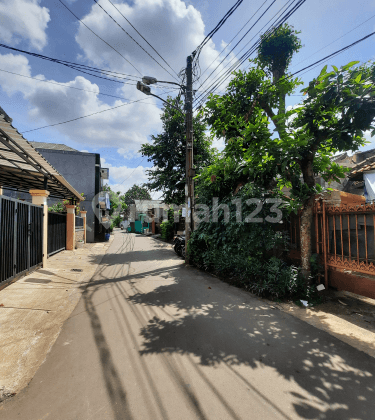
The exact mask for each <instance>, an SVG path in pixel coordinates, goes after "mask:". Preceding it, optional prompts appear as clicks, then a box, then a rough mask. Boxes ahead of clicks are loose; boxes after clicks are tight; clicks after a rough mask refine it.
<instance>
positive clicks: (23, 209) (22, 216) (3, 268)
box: [0, 196, 43, 284]
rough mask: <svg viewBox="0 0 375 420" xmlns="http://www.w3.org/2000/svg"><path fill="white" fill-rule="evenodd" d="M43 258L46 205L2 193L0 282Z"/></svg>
mask: <svg viewBox="0 0 375 420" xmlns="http://www.w3.org/2000/svg"><path fill="white" fill-rule="evenodd" d="M42 261H43V208H42V207H41V206H38V205H35V204H30V203H25V202H24V201H19V200H15V199H13V198H8V197H4V196H0V284H1V283H2V282H4V281H7V280H11V279H13V278H14V277H16V276H17V275H19V274H22V273H24V272H27V271H29V270H30V269H32V268H35V267H37V266H38V265H40V264H42Z"/></svg>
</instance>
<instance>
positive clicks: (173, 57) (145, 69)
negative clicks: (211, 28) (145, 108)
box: [76, 0, 223, 81]
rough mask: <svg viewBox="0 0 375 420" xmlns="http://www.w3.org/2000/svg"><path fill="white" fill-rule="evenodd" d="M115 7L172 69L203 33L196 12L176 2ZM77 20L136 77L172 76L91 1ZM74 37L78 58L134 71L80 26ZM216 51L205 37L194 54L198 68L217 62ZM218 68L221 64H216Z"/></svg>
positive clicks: (152, 0)
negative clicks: (196, 54)
mask: <svg viewBox="0 0 375 420" xmlns="http://www.w3.org/2000/svg"><path fill="white" fill-rule="evenodd" d="M99 3H100V4H101V5H102V6H103V8H105V9H106V10H107V12H108V13H110V14H111V16H112V17H113V18H114V19H116V21H117V22H118V23H119V24H120V25H121V26H122V27H123V28H124V29H125V30H126V31H127V32H129V33H130V34H131V36H132V37H133V38H135V39H136V40H137V42H139V43H140V44H141V45H142V46H143V47H144V48H145V49H146V50H147V51H149V52H150V54H151V55H152V56H154V57H155V59H156V60H157V61H158V62H159V63H160V64H161V65H162V66H163V67H165V68H166V69H167V70H168V71H169V72H170V73H172V74H174V73H173V72H172V70H171V69H170V68H169V67H167V65H166V64H165V63H164V62H163V61H162V60H161V58H160V57H158V56H157V55H156V53H155V52H154V51H153V50H152V49H151V48H150V47H149V46H148V45H147V44H146V43H145V42H144V41H143V40H142V39H141V38H140V37H139V36H138V35H137V34H136V33H135V32H134V30H133V29H132V28H131V27H130V25H129V24H128V23H127V22H126V21H125V20H124V18H123V17H122V16H121V15H120V14H119V13H118V12H117V11H116V9H115V8H114V7H112V6H110V4H109V3H108V2H104V1H102V0H99ZM115 5H116V7H117V8H118V9H119V10H120V11H121V13H122V14H123V15H124V16H126V18H127V19H128V20H129V21H130V22H131V23H132V25H133V26H134V27H135V28H137V30H138V31H139V32H140V33H141V34H142V35H143V36H144V37H145V38H146V39H147V40H148V41H149V42H150V43H151V45H152V46H153V47H154V48H155V49H156V50H157V51H158V52H159V54H160V55H161V56H162V57H163V58H164V59H165V60H166V61H167V62H168V63H169V64H170V65H171V67H172V68H173V69H174V70H175V71H177V72H179V71H180V70H181V68H183V67H185V66H186V57H187V56H188V55H189V54H191V53H192V52H193V51H194V50H195V48H196V47H197V46H198V45H199V44H200V43H201V42H202V40H203V39H204V37H205V31H204V30H205V25H204V22H203V20H202V16H201V14H200V12H199V11H198V10H196V9H195V8H194V7H193V6H192V5H188V6H187V5H186V4H185V3H184V2H183V1H181V0H137V1H135V2H134V3H133V4H132V5H129V4H127V3H125V2H122V1H119V0H117V1H116V2H115ZM83 22H84V23H85V24H86V25H88V26H89V27H90V28H91V29H92V30H93V31H94V32H96V33H99V34H100V36H101V37H102V38H103V39H105V40H106V42H108V43H109V44H110V45H112V46H113V47H114V48H116V49H117V50H118V51H119V52H120V53H121V54H122V55H123V56H124V57H125V58H126V59H127V60H129V61H130V62H131V63H132V64H133V65H134V66H135V67H136V69H138V70H139V72H140V73H141V74H142V75H151V76H154V77H156V78H158V79H159V80H169V81H173V79H172V77H171V76H170V75H169V74H168V73H167V72H166V71H165V70H163V69H162V68H161V67H160V66H159V65H158V64H157V63H156V62H155V61H153V60H152V59H151V58H150V57H149V56H148V55H147V54H146V53H145V52H144V51H142V49H141V48H139V46H138V45H136V43H135V42H134V41H132V40H131V39H130V38H129V37H128V36H127V35H126V34H125V33H124V32H123V31H122V30H121V29H120V28H119V27H118V26H117V25H115V24H114V22H113V21H112V20H111V19H110V18H109V17H108V16H107V15H106V14H105V13H104V12H103V10H101V9H100V7H98V6H97V5H93V7H92V8H91V10H90V12H89V14H87V15H86V16H85V17H84V18H83ZM76 41H77V42H78V44H79V45H80V47H81V49H82V51H83V57H85V58H86V59H87V60H88V61H89V62H90V63H92V64H95V65H96V66H100V67H104V66H105V67H110V68H111V70H116V71H122V72H124V73H127V74H133V75H138V73H137V70H136V69H135V68H134V67H132V66H131V65H130V64H129V63H127V62H126V61H125V60H124V59H123V58H122V57H121V56H120V55H119V54H117V53H116V52H115V51H113V50H112V49H110V48H109V47H108V46H107V45H106V44H105V43H104V42H102V41H101V40H100V39H98V38H97V37H95V36H94V35H93V34H92V33H91V32H90V31H88V30H87V28H85V27H84V26H83V25H81V26H80V27H79V29H78V32H77V35H76ZM217 55H218V51H217V50H216V49H215V44H214V43H213V41H212V40H210V41H209V42H208V43H207V45H206V46H205V47H204V49H203V51H202V53H201V55H200V67H201V69H202V71H203V70H204V69H205V68H206V67H207V66H208V65H210V64H211V63H212V62H213V61H215V64H214V65H213V66H212V67H211V69H210V71H212V69H214V68H215V66H216V65H218V64H219V63H220V61H221V59H222V58H223V57H222V56H221V57H219V59H216V57H217ZM220 68H222V65H221V66H220ZM209 74H210V73H209V72H206V73H205V76H206V77H207V76H208V75H209Z"/></svg>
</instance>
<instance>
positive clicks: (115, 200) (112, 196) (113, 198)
mask: <svg viewBox="0 0 375 420" xmlns="http://www.w3.org/2000/svg"><path fill="white" fill-rule="evenodd" d="M103 191H105V192H108V193H109V203H110V210H109V215H110V216H112V215H113V213H114V212H115V211H116V210H118V209H119V207H120V203H121V201H120V197H119V193H115V192H114V191H112V189H111V187H110V186H109V185H108V184H105V185H104V186H103Z"/></svg>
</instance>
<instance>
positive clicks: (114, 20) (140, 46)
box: [93, 0, 178, 80]
mask: <svg viewBox="0 0 375 420" xmlns="http://www.w3.org/2000/svg"><path fill="white" fill-rule="evenodd" d="M93 1H94V2H95V3H96V4H97V5H98V6H99V7H100V8H101V9H102V10H103V12H104V13H105V14H106V15H107V16H108V17H109V18H111V19H112V20H113V22H115V24H116V25H117V26H118V27H119V28H120V29H121V30H122V31H123V32H125V33H126V35H128V37H129V38H130V39H131V40H132V41H134V42H135V43H136V44H137V45H138V47H139V48H141V49H142V50H143V51H144V52H145V53H146V54H147V55H148V56H149V57H150V58H151V59H152V60H154V61H155V63H156V64H158V65H159V66H160V67H161V68H162V69H163V70H165V71H166V72H167V73H168V74H169V75H170V76H171V77H173V78H174V79H176V77H175V76H174V75H173V74H171V73H170V72H169V71H168V70H167V69H166V68H165V67H163V66H162V65H161V64H160V63H159V62H158V61H157V60H156V59H155V58H154V57H153V56H152V55H151V54H149V53H148V52H147V51H146V50H145V49H144V48H143V47H142V45H140V44H139V43H138V42H137V41H136V40H135V39H134V38H133V37H132V36H131V35H130V34H129V33H128V32H127V31H126V30H125V29H124V28H123V27H122V26H121V25H120V24H119V23H118V22H117V21H116V19H114V18H113V17H112V16H111V15H110V14H109V13H108V12H107V11H106V10H105V9H104V7H103V6H102V5H101V4H99V3H98V1H97V0H93ZM176 80H178V79H176Z"/></svg>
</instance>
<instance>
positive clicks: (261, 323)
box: [129, 268, 375, 419]
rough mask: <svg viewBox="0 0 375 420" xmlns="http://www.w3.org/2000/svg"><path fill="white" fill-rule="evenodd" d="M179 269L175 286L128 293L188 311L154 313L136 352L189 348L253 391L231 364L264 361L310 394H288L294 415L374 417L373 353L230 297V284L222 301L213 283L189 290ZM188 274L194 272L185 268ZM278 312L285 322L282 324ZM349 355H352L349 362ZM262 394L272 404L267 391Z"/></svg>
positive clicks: (138, 299) (253, 364)
mask: <svg viewBox="0 0 375 420" xmlns="http://www.w3.org/2000/svg"><path fill="white" fill-rule="evenodd" d="M180 270H181V272H174V275H175V276H176V279H175V283H174V284H172V285H166V286H160V287H158V288H157V289H155V290H154V291H152V292H149V293H136V294H134V295H133V296H131V297H130V298H129V301H130V302H132V303H134V304H137V305H147V306H157V307H161V308H167V307H175V308H177V309H178V310H180V311H184V312H186V311H187V312H188V314H187V315H185V316H183V317H181V318H178V319H176V320H173V321H166V320H161V319H159V318H158V317H154V318H153V319H152V320H151V321H150V322H149V324H148V325H147V326H145V327H144V328H142V330H141V334H142V336H143V337H144V345H143V348H142V350H141V352H140V354H141V355H146V354H162V353H169V354H171V353H178V354H189V355H194V356H197V357H199V359H200V363H201V365H203V366H215V365H218V364H220V363H225V364H226V365H227V367H228V368H229V369H230V370H231V371H232V372H233V374H235V375H237V376H238V377H239V379H241V380H242V381H243V382H244V384H246V385H247V386H249V387H251V388H252V389H253V391H254V392H258V391H257V390H256V389H254V388H253V387H252V385H251V383H249V382H248V381H247V380H246V379H245V378H243V377H241V375H240V374H239V373H238V372H237V371H236V369H235V367H236V366H240V365H248V366H250V367H251V368H253V369H258V368H260V367H262V366H263V367H264V366H269V367H271V368H273V369H275V370H276V371H277V372H278V374H280V375H282V376H283V377H284V378H286V379H287V380H289V381H295V382H297V383H298V385H299V386H300V387H301V388H302V389H304V390H306V391H307V392H308V393H309V394H310V395H312V396H314V397H315V398H313V400H314V401H313V402H312V401H309V400H307V399H306V398H305V397H304V396H302V395H300V394H297V393H294V394H293V396H294V397H295V398H296V399H297V400H298V402H296V403H295V404H294V407H295V410H296V413H297V414H298V415H299V416H300V417H302V418H306V419H313V418H314V419H315V418H327V419H331V418H337V419H353V418H356V419H369V418H373V417H372V416H373V411H372V409H373V401H374V399H375V379H374V372H375V369H374V363H373V359H372V358H371V357H369V356H367V355H366V354H364V353H362V352H359V351H356V350H354V349H352V348H350V347H349V346H347V345H345V344H344V343H341V342H340V341H339V340H337V339H335V338H334V337H331V336H329V335H328V334H326V333H324V332H322V331H319V330H317V329H315V328H313V327H311V326H308V325H306V324H304V323H302V322H301V321H299V320H297V319H294V318H293V317H291V316H289V315H287V314H283V313H281V312H280V311H279V310H277V309H271V308H270V307H266V306H262V303H261V302H259V304H256V305H254V301H253V300H251V304H246V303H245V302H244V304H243V305H241V304H240V305H239V304H238V302H236V303H232V302H231V301H233V299H231V296H230V294H231V290H233V289H234V288H228V299H227V301H223V300H222V296H218V295H217V294H215V293H214V291H213V289H214V288H215V284H212V288H211V289H208V288H207V286H206V288H205V291H202V293H199V294H197V293H192V287H193V285H192V284H191V281H189V279H188V278H187V276H186V274H185V273H183V271H184V270H185V271H186V269H184V268H181V269H180ZM181 275H182V276H181ZM189 276H194V274H193V273H192V272H191V271H190V272H189ZM207 277H208V276H207ZM209 282H211V283H212V280H210V279H209ZM215 282H217V281H216V280H214V281H213V283H215ZM208 284H209V283H207V285H208ZM210 287H211V286H210ZM235 292H237V291H235ZM244 293H245V292H242V291H241V294H244ZM236 294H237V293H236ZM198 296H199V297H198ZM237 296H238V295H237ZM280 318H281V319H286V322H280ZM352 354H355V355H356V356H357V357H358V359H356V360H351V358H350V355H352ZM262 398H263V399H265V400H266V401H267V402H268V403H269V404H271V405H273V403H272V401H271V400H272V396H269V395H268V396H265V395H262ZM274 408H277V407H274Z"/></svg>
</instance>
